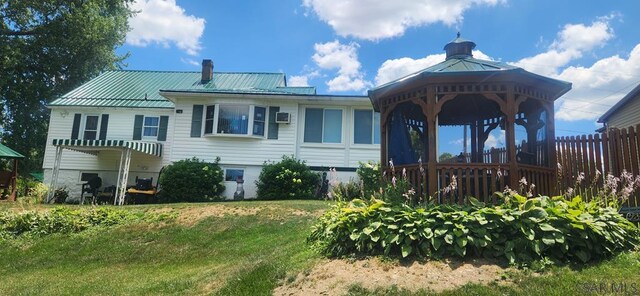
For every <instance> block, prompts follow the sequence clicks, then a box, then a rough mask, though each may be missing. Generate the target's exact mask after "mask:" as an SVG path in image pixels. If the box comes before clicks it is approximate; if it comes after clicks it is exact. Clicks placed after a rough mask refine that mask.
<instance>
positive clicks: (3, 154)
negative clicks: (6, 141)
mask: <svg viewBox="0 0 640 296" xmlns="http://www.w3.org/2000/svg"><path fill="white" fill-rule="evenodd" d="M0 158H24V155H22V154H20V153H18V152H15V151H13V149H11V148H9V147H7V146H5V145H2V144H0Z"/></svg>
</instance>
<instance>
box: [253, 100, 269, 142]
mask: <svg viewBox="0 0 640 296" xmlns="http://www.w3.org/2000/svg"><path fill="white" fill-rule="evenodd" d="M266 116H267V108H265V107H257V106H256V107H254V109H253V135H254V136H264V121H265V118H266Z"/></svg>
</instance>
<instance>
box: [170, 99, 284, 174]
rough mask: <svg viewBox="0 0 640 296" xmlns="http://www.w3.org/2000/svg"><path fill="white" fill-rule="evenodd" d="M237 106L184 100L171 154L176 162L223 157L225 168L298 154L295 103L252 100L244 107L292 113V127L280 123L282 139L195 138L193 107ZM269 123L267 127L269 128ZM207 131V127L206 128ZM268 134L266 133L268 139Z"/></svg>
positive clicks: (279, 133)
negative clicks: (250, 106)
mask: <svg viewBox="0 0 640 296" xmlns="http://www.w3.org/2000/svg"><path fill="white" fill-rule="evenodd" d="M218 103H219V104H225V103H233V104H238V101H237V100H230V99H215V100H214V99H206V100H204V99H200V100H197V99H196V100H194V99H183V100H179V101H178V102H177V103H176V109H177V110H182V113H181V114H176V124H175V131H174V138H175V141H174V145H173V150H172V155H171V160H172V161H178V160H182V159H187V158H192V157H197V158H199V159H203V160H206V161H214V160H215V158H216V157H220V163H221V164H224V165H262V164H263V163H264V162H265V161H266V160H278V159H280V158H281V157H282V155H293V154H294V153H295V141H296V124H297V116H296V115H297V114H296V113H297V105H296V104H295V103H291V102H265V101H259V100H250V101H246V102H242V103H243V104H254V105H259V106H267V107H269V106H279V107H280V112H289V113H291V115H292V117H291V123H290V124H280V125H279V128H278V139H277V140H275V139H267V138H266V137H264V138H257V137H234V136H223V135H203V136H201V137H199V138H192V137H191V117H192V113H193V105H194V104H197V105H205V106H206V105H212V104H218ZM266 126H268V123H266V124H265V127H266ZM202 130H203V131H204V124H203V125H202ZM267 132H268V131H265V136H266V133H267Z"/></svg>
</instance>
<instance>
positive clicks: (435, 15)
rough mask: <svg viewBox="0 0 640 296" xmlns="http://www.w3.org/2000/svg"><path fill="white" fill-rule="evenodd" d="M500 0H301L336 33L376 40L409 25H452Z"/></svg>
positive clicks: (396, 34) (394, 33)
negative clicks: (468, 12)
mask: <svg viewBox="0 0 640 296" xmlns="http://www.w3.org/2000/svg"><path fill="white" fill-rule="evenodd" d="M502 2H504V1H502V0H430V1H425V0H402V1H388V0H354V1H344V0H304V2H303V5H304V6H305V7H306V8H307V9H308V10H312V11H313V12H315V14H316V15H317V16H318V17H319V18H320V19H321V20H322V21H324V22H326V23H327V24H329V25H330V26H331V27H332V28H333V29H334V30H335V31H336V33H337V34H338V35H340V36H354V37H357V38H361V39H368V40H379V39H384V38H390V37H396V36H401V35H403V34H404V32H405V30H406V29H408V28H411V27H418V26H423V25H429V24H433V23H438V22H440V23H443V24H445V25H449V26H451V25H455V24H458V23H460V22H461V21H462V19H463V14H464V12H465V11H466V10H467V9H469V8H471V7H472V6H474V5H478V6H480V5H488V6H493V5H496V4H498V3H502Z"/></svg>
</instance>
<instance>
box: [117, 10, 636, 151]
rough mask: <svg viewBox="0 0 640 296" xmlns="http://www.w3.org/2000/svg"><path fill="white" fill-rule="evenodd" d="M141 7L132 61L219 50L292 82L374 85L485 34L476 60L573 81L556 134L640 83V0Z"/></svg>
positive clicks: (161, 66)
mask: <svg viewBox="0 0 640 296" xmlns="http://www.w3.org/2000/svg"><path fill="white" fill-rule="evenodd" d="M133 8H134V9H135V10H136V11H138V13H137V14H136V15H135V16H133V17H132V18H131V19H130V20H129V24H130V27H131V31H130V32H129V33H128V34H127V38H126V43H125V45H123V46H121V47H119V48H118V49H117V52H118V53H121V54H124V53H129V54H130V57H129V58H128V59H127V60H126V61H125V63H126V67H125V69H132V70H169V71H173V70H175V71H199V70H200V69H201V66H200V64H201V62H202V59H212V60H213V62H214V72H215V71H219V72H282V73H285V74H286V75H287V82H288V85H290V86H295V85H297V86H303V85H311V86H315V87H316V88H317V91H318V93H319V94H336V95H366V91H367V90H368V89H371V88H374V87H375V86H377V85H380V84H383V83H385V82H388V81H392V80H394V79H397V78H401V77H403V76H405V75H408V74H411V73H413V72H416V71H419V70H421V69H424V68H426V67H428V66H430V65H434V64H437V63H439V62H441V61H443V60H444V51H443V47H444V45H445V44H446V43H448V42H450V41H451V40H453V39H454V38H455V37H456V33H457V32H460V33H461V37H463V38H465V39H468V40H472V41H473V42H475V43H476V44H477V47H476V49H475V51H474V57H476V58H481V59H489V60H495V61H501V62H505V63H508V64H512V65H515V66H519V67H522V68H524V69H526V70H528V71H530V72H534V73H537V74H541V75H545V76H548V77H552V78H556V79H560V80H564V81H568V82H571V83H572V84H573V89H572V90H571V91H570V92H568V93H567V94H565V95H564V96H563V97H561V98H560V99H558V100H557V101H556V103H555V117H556V135H557V136H567V135H578V134H589V133H593V132H594V131H595V129H597V128H598V127H600V126H601V124H598V123H596V121H597V119H598V118H599V117H600V116H601V115H602V114H603V113H604V112H606V111H607V110H608V109H609V108H610V107H611V106H613V105H614V104H615V103H616V102H617V101H619V100H620V99H621V98H622V97H623V96H624V95H626V94H627V93H628V92H629V91H631V90H632V89H633V88H634V87H635V86H637V85H638V84H640V29H639V28H640V18H639V17H637V13H638V11H640V1H637V0H615V1H595V0H582V1H578V0H569V1H549V0H537V1H528V0H520V1H516V0H422V1H418V0H402V1H389V0H351V1H345V0H273V1H266V0H252V1H247V0H236V1H220V0H190V1H176V0H136V2H135V3H134V4H133ZM634 14H636V15H634ZM496 137H499V134H496ZM458 140H461V139H457V140H456V139H452V140H451V141H450V142H451V143H453V142H454V141H458ZM458 142H459V141H458Z"/></svg>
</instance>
